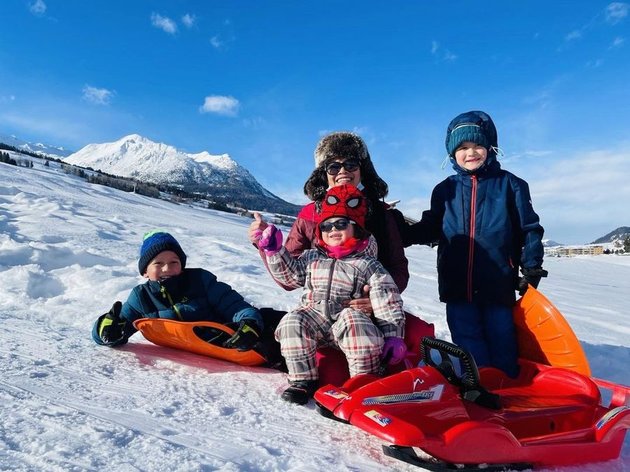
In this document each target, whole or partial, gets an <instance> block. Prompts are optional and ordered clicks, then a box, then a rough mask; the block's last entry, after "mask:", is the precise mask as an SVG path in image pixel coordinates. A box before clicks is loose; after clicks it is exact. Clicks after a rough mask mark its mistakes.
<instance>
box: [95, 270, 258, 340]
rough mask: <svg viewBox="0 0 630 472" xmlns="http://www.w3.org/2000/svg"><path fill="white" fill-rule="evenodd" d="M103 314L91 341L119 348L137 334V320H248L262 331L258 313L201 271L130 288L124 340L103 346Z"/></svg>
mask: <svg viewBox="0 0 630 472" xmlns="http://www.w3.org/2000/svg"><path fill="white" fill-rule="evenodd" d="M105 316H106V315H102V316H101V317H99V319H98V320H96V323H94V327H93V329H92V338H93V339H94V341H96V343H98V344H101V345H108V346H118V345H121V344H124V343H126V342H127V340H128V339H129V337H130V336H131V335H132V334H134V333H135V332H136V329H135V328H134V327H133V322H134V321H136V320H138V319H140V318H168V319H172V320H178V321H215V322H218V323H229V322H232V321H234V322H240V321H242V320H246V319H250V320H253V321H254V322H256V324H257V325H258V327H259V328H260V329H261V330H262V327H263V320H262V316H261V315H260V312H259V311H258V310H257V309H256V308H254V307H252V306H251V305H250V304H249V303H247V302H246V301H245V300H243V297H242V296H241V295H240V294H239V293H238V292H237V291H236V290H234V289H232V287H230V286H229V285H228V284H226V283H224V282H219V281H218V280H217V277H216V276H215V275H214V274H213V273H212V272H209V271H207V270H204V269H184V271H183V272H182V273H181V274H180V275H178V276H177V277H172V278H170V279H168V280H165V281H164V282H156V281H147V282H145V283H143V284H141V285H138V286H136V287H134V288H133V290H132V291H131V293H130V294H129V297H128V298H127V301H126V302H125V303H124V304H123V306H122V309H121V311H120V316H121V318H122V319H124V320H125V326H124V329H123V337H122V339H120V340H117V341H115V342H112V343H107V344H106V343H104V342H103V341H102V339H101V337H100V336H99V335H98V330H99V327H100V323H101V321H102V319H103V318H104V317H105Z"/></svg>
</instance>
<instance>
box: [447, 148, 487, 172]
mask: <svg viewBox="0 0 630 472" xmlns="http://www.w3.org/2000/svg"><path fill="white" fill-rule="evenodd" d="M487 157H488V150H487V149H486V148H485V147H483V146H481V145H479V144H475V143H473V142H471V141H464V142H463V143H462V144H460V146H459V147H458V148H457V149H456V150H455V161H456V162H457V165H458V166H459V167H461V168H462V169H466V170H467V171H470V172H472V171H475V170H477V169H479V168H480V167H481V166H482V165H483V163H484V162H486V159H487Z"/></svg>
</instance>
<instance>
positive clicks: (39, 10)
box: [28, 0, 46, 16]
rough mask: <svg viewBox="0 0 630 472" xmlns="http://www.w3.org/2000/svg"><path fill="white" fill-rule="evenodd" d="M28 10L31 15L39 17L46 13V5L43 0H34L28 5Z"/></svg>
mask: <svg viewBox="0 0 630 472" xmlns="http://www.w3.org/2000/svg"><path fill="white" fill-rule="evenodd" d="M28 9H29V10H30V11H31V13H32V14H33V15H38V16H41V15H43V14H44V13H46V4H45V3H44V0H35V1H34V2H31V3H30V4H29V6H28Z"/></svg>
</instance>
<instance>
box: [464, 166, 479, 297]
mask: <svg viewBox="0 0 630 472" xmlns="http://www.w3.org/2000/svg"><path fill="white" fill-rule="evenodd" d="M470 180H471V182H472V187H471V191H470V223H469V229H468V231H469V233H470V234H469V241H468V273H467V281H466V282H467V290H466V291H467V296H468V301H469V302H472V299H473V262H474V256H475V222H476V220H477V176H476V175H475V174H473V175H471V176H470Z"/></svg>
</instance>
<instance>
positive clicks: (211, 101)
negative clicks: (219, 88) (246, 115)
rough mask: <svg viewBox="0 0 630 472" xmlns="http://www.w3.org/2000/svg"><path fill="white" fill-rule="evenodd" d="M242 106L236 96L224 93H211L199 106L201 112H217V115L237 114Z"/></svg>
mask: <svg viewBox="0 0 630 472" xmlns="http://www.w3.org/2000/svg"><path fill="white" fill-rule="evenodd" d="M239 107H240V103H239V101H238V100H237V99H236V98H234V97H229V96H227V97H226V96H223V95H210V96H208V97H206V98H205V100H204V103H203V105H202V106H201V107H199V112H200V113H215V114H217V115H225V116H235V115H236V113H237V112H238V109H239Z"/></svg>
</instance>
